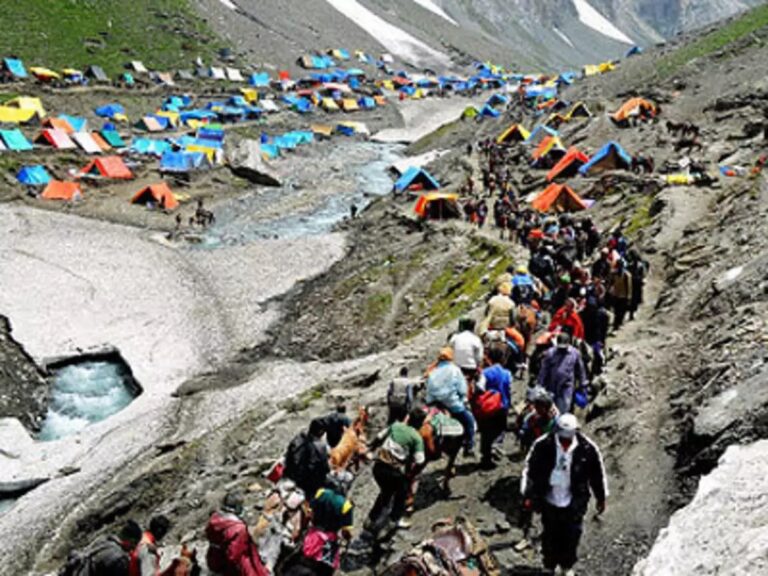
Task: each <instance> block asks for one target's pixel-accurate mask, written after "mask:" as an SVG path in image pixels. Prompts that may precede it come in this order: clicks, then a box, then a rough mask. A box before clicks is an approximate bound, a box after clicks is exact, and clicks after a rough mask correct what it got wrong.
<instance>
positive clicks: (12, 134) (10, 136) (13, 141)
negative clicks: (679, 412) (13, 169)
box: [0, 128, 33, 152]
mask: <svg viewBox="0 0 768 576" xmlns="http://www.w3.org/2000/svg"><path fill="white" fill-rule="evenodd" d="M0 138H2V140H3V142H5V147H6V148H8V150H12V151H14V152H26V151H27V150H32V149H33V146H32V143H31V142H30V141H29V140H27V137H26V136H24V134H23V133H22V132H21V130H19V129H18V128H15V129H13V130H0Z"/></svg>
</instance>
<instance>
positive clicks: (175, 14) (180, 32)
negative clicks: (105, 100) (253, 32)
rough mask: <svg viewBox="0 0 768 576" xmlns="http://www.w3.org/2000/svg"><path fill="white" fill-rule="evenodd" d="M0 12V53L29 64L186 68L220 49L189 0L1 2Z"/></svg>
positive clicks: (116, 69)
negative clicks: (135, 62) (133, 63)
mask: <svg viewBox="0 0 768 576" xmlns="http://www.w3.org/2000/svg"><path fill="white" fill-rule="evenodd" d="M0 14H2V22H3V32H2V34H0V55H11V54H13V55H17V56H19V57H20V58H22V59H23V60H24V62H25V64H26V65H27V66H35V65H37V66H45V67H48V68H58V69H60V68H63V67H68V66H73V67H77V68H84V67H86V66H87V65H88V64H98V65H100V66H102V67H103V68H104V69H105V70H106V71H107V73H108V74H116V73H117V72H119V71H120V70H121V69H122V67H123V65H124V64H125V63H126V62H128V61H130V60H141V61H143V62H144V64H145V65H147V66H148V67H150V68H155V69H158V70H165V69H172V68H180V67H185V68H190V67H191V64H192V61H194V59H195V58H196V57H197V56H201V57H203V58H204V59H208V60H210V59H211V57H212V56H213V55H214V54H215V52H216V50H217V49H218V48H220V47H221V46H220V45H219V44H218V43H217V41H216V40H215V38H214V36H213V35H212V33H211V32H210V31H209V30H208V29H207V28H206V26H205V24H204V23H203V21H202V20H201V19H200V18H199V17H198V16H197V15H196V14H195V13H194V12H193V11H192V8H191V7H190V6H189V4H188V2H187V0H133V1H132V2H122V1H119V0H24V1H23V2H18V1H16V0H0Z"/></svg>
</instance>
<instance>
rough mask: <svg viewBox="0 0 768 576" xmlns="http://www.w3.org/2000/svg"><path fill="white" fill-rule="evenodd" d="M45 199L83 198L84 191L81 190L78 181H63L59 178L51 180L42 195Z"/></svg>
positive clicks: (68, 199)
mask: <svg viewBox="0 0 768 576" xmlns="http://www.w3.org/2000/svg"><path fill="white" fill-rule="evenodd" d="M40 197H41V198H44V199H45V200H65V201H68V202H72V201H75V200H81V199H82V197H83V191H82V190H80V184H78V183H77V182H61V181H59V180H51V181H50V182H48V185H47V186H46V187H45V190H43V193H42V194H41V195H40Z"/></svg>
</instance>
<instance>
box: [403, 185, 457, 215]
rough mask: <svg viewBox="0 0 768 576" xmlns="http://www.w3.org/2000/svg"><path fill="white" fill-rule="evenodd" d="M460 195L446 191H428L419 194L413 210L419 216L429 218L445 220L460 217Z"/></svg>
mask: <svg viewBox="0 0 768 576" xmlns="http://www.w3.org/2000/svg"><path fill="white" fill-rule="evenodd" d="M458 201H459V195H458V194H451V193H446V192H428V193H426V194H422V195H421V196H419V199H418V200H416V204H415V205H414V207H413V211H414V212H416V214H417V215H418V216H419V218H423V219H429V220H445V219H447V218H459V217H460V216H461V210H460V208H459V204H458Z"/></svg>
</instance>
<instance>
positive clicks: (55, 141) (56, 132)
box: [35, 128, 77, 150]
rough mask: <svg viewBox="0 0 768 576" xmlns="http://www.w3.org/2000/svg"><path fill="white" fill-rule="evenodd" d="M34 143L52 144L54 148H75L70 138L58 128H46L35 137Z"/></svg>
mask: <svg viewBox="0 0 768 576" xmlns="http://www.w3.org/2000/svg"><path fill="white" fill-rule="evenodd" d="M35 144H43V145H44V146H52V147H53V148H55V149H56V150H72V149H74V148H77V146H76V145H75V143H74V142H72V139H71V138H70V137H69V134H67V133H66V132H65V131H64V130H61V129H60V128H46V129H45V130H43V131H42V132H40V134H38V135H37V138H35Z"/></svg>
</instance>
